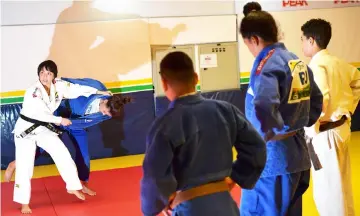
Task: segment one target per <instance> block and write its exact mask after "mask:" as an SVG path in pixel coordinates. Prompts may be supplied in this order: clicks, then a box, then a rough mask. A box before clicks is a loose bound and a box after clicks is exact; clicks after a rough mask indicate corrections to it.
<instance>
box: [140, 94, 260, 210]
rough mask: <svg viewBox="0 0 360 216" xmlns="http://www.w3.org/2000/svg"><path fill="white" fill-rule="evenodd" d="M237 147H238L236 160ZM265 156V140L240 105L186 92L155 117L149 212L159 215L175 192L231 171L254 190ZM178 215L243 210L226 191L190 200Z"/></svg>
mask: <svg viewBox="0 0 360 216" xmlns="http://www.w3.org/2000/svg"><path fill="white" fill-rule="evenodd" d="M233 146H234V147H235V148H236V150H237V152H238V155H237V159H236V161H235V162H234V163H233V154H232V147H233ZM265 161H266V147H265V141H264V140H263V139H262V138H261V136H260V135H259V134H258V133H257V132H256V130H255V129H254V128H253V127H252V125H251V124H250V123H249V122H248V121H246V119H245V117H244V116H243V114H242V113H241V112H240V111H239V110H238V109H237V108H236V107H235V106H233V105H232V104H230V103H227V102H225V101H216V100H210V99H205V98H203V97H202V96H201V95H199V94H194V95H189V96H184V97H180V98H178V99H176V100H175V101H173V102H171V103H170V105H169V109H168V110H167V111H166V112H165V113H164V114H163V115H162V116H160V117H159V118H157V119H156V120H155V121H154V122H153V124H152V126H151V128H150V131H149V133H148V136H147V139H146V152H145V158H144V161H143V178H142V180H141V210H142V212H143V214H144V215H146V216H148V215H157V214H158V213H160V212H161V211H162V210H163V209H164V208H165V207H166V206H167V205H168V204H169V200H168V199H169V197H170V195H171V194H173V193H174V192H175V191H178V190H181V191H183V190H187V189H190V188H193V187H196V186H199V185H203V184H207V183H210V182H214V181H220V180H223V179H224V178H225V177H227V176H231V178H232V179H233V180H234V181H235V182H236V183H237V184H239V185H240V186H241V187H243V188H249V189H250V188H252V187H254V185H255V183H256V181H257V180H258V178H259V177H260V174H261V172H262V170H263V168H264V166H265ZM172 215H178V216H180V215H186V216H192V215H194V216H199V215H206V216H213V215H214V216H215V215H216V216H219V215H221V216H235V215H239V209H238V207H237V205H236V203H235V202H234V200H233V199H232V197H231V195H230V193H229V192H228V191H226V192H220V193H214V194H210V195H206V196H200V197H196V198H194V199H192V200H189V201H185V202H183V203H181V204H179V205H178V206H177V207H175V209H174V210H173V213H172Z"/></svg>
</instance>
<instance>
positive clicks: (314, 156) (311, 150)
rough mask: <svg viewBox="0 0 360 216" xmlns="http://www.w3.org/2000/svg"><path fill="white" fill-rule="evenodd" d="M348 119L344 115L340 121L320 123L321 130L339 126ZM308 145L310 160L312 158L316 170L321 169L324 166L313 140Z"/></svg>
mask: <svg viewBox="0 0 360 216" xmlns="http://www.w3.org/2000/svg"><path fill="white" fill-rule="evenodd" d="M346 120H347V117H346V116H345V115H344V116H342V117H341V119H340V120H338V121H335V122H325V123H323V124H321V125H320V127H319V131H320V132H324V131H327V130H331V129H334V128H337V127H339V126H341V125H343V124H344V123H345V121H346ZM307 147H308V151H309V156H310V160H311V162H312V164H313V166H314V169H315V170H320V169H321V168H322V166H321V163H320V160H319V158H318V156H317V154H316V153H315V149H314V146H313V144H312V140H311V141H310V142H308V143H307Z"/></svg>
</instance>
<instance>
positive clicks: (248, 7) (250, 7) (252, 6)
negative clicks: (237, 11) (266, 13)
mask: <svg viewBox="0 0 360 216" xmlns="http://www.w3.org/2000/svg"><path fill="white" fill-rule="evenodd" d="M251 11H261V5H260V4H259V3H258V2H248V3H246V4H245V5H244V7H243V14H244V16H247V15H248V14H249V13H250V12H251Z"/></svg>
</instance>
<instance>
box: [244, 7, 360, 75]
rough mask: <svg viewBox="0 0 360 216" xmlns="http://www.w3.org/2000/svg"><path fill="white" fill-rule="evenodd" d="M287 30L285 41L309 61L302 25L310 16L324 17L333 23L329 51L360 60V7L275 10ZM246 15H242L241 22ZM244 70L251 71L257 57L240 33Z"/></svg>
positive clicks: (291, 48) (345, 57)
mask: <svg viewBox="0 0 360 216" xmlns="http://www.w3.org/2000/svg"><path fill="white" fill-rule="evenodd" d="M271 14H272V15H273V16H274V18H275V19H276V20H277V21H278V22H279V23H280V28H281V30H282V31H283V32H284V39H283V42H284V43H285V45H286V47H287V48H288V49H289V50H290V51H292V52H293V53H295V54H296V55H297V56H299V58H301V59H303V60H305V61H307V62H308V61H309V59H308V58H305V56H304V55H303V53H302V51H301V41H300V37H301V34H302V33H301V26H302V25H303V24H304V23H305V22H306V21H307V20H309V19H312V18H322V19H326V20H328V21H329V22H331V24H332V28H333V32H332V34H333V36H332V39H331V41H330V44H329V47H328V48H329V50H330V52H332V53H333V54H335V55H337V56H339V57H341V58H343V59H345V60H346V61H348V62H360V40H359V39H360V24H359V22H360V7H348V8H334V9H317V10H299V11H286V12H271ZM242 17H243V16H239V17H238V19H239V23H240V21H241V18H242ZM239 38H240V39H239V58H240V71H242V72H243V71H250V70H251V66H252V62H253V61H254V58H253V57H252V56H251V54H250V52H249V51H248V49H247V48H246V46H245V44H244V43H243V41H242V39H241V36H239Z"/></svg>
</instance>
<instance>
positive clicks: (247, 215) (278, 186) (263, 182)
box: [240, 170, 310, 216]
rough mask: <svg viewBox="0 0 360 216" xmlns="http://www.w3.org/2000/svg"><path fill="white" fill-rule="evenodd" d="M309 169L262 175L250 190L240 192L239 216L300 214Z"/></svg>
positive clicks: (307, 184)
mask: <svg viewBox="0 0 360 216" xmlns="http://www.w3.org/2000/svg"><path fill="white" fill-rule="evenodd" d="M309 181H310V170H306V171H302V172H297V173H291V174H285V175H279V176H272V177H262V178H260V179H259V181H258V182H257V183H256V185H255V188H254V189H252V190H245V189H243V190H242V192H241V201H240V215H241V216H256V215H261V216H284V215H287V216H301V215H302V195H303V194H304V193H305V191H306V190H307V188H308V187H309Z"/></svg>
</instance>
